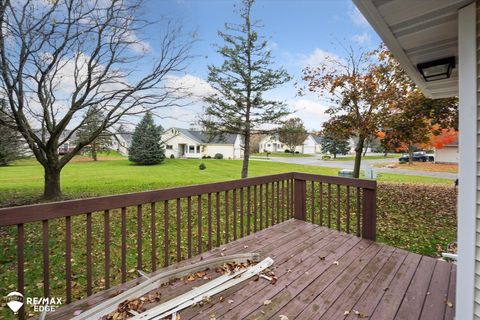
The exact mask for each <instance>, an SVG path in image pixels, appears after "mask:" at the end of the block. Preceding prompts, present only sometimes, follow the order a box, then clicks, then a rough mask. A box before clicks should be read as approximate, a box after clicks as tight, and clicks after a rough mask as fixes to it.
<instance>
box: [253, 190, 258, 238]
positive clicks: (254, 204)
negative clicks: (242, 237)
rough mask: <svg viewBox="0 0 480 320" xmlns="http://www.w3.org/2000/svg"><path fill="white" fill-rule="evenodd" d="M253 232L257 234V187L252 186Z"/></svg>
mask: <svg viewBox="0 0 480 320" xmlns="http://www.w3.org/2000/svg"><path fill="white" fill-rule="evenodd" d="M253 232H254V233H255V232H257V186H256V185H255V186H253Z"/></svg>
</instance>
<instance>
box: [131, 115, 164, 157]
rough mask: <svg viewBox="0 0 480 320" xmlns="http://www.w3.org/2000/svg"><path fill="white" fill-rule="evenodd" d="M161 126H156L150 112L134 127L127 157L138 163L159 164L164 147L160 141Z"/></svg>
mask: <svg viewBox="0 0 480 320" xmlns="http://www.w3.org/2000/svg"><path fill="white" fill-rule="evenodd" d="M162 131H163V129H162V127H161V126H156V125H155V123H154V122H153V117H152V114H151V113H150V112H147V114H145V116H144V117H143V119H142V121H140V123H139V124H138V125H137V126H136V127H135V131H134V132H133V136H132V144H131V145H130V148H129V149H128V159H129V160H130V161H133V162H135V163H136V164H140V165H152V164H159V163H161V162H162V161H163V160H164V159H165V148H164V146H163V143H162V142H161V135H162Z"/></svg>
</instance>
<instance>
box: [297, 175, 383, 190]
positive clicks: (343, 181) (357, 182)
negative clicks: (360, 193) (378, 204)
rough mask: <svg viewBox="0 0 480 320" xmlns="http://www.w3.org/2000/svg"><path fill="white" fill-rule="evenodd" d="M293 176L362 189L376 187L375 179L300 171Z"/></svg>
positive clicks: (373, 188)
mask: <svg viewBox="0 0 480 320" xmlns="http://www.w3.org/2000/svg"><path fill="white" fill-rule="evenodd" d="M293 178H294V179H299V180H308V181H318V182H324V183H331V184H340V185H344V186H351V187H356V188H363V189H372V190H375V189H377V181H375V180H365V179H355V178H345V177H335V176H324V175H318V174H311V173H301V172H293Z"/></svg>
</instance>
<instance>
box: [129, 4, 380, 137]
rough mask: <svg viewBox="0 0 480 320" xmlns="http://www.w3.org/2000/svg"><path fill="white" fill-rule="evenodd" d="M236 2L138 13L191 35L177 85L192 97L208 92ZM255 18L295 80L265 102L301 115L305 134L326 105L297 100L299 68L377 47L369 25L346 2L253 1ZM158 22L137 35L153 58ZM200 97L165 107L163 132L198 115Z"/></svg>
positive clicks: (152, 7)
mask: <svg viewBox="0 0 480 320" xmlns="http://www.w3.org/2000/svg"><path fill="white" fill-rule="evenodd" d="M238 4H239V0H147V2H146V4H145V8H144V10H143V11H142V15H144V17H145V18H146V19H147V20H156V21H159V22H161V21H162V19H163V18H164V17H166V18H167V19H172V20H174V21H176V22H177V23H179V24H181V25H182V26H183V32H184V34H186V35H191V34H195V39H196V41H195V42H194V44H193V46H192V51H191V53H192V54H193V56H194V58H193V59H192V60H191V61H190V63H189V65H188V66H187V67H186V69H185V71H184V72H183V73H182V74H177V75H175V79H177V80H175V81H178V83H181V84H182V85H184V86H188V87H189V88H190V90H191V92H192V93H193V94H194V95H195V96H204V95H206V94H208V93H209V92H211V90H212V89H211V88H210V86H209V85H208V83H207V82H206V79H207V75H208V65H220V64H221V63H222V61H223V60H222V57H221V56H220V55H219V54H218V53H217V52H216V50H217V47H216V46H215V45H222V42H221V39H220V38H219V36H218V31H219V30H224V24H225V23H226V22H229V23H238V22H239V21H240V20H239V17H238V14H237V13H236V12H235V10H234V6H235V5H238ZM253 18H254V19H257V20H261V22H262V24H263V27H262V28H261V29H260V30H259V33H261V34H262V35H263V36H265V37H266V39H267V40H268V42H269V47H270V48H271V50H272V54H273V61H274V63H275V65H276V66H277V67H280V66H282V67H284V68H285V69H286V70H287V71H288V72H289V73H290V75H291V76H292V77H293V80H292V81H290V82H289V83H287V84H285V85H283V86H282V87H279V88H277V89H275V90H272V91H271V92H269V93H268V95H267V96H268V98H273V99H277V100H281V101H285V102H286V103H287V105H288V107H289V109H290V110H292V111H293V112H294V116H296V117H300V118H301V119H302V120H303V121H304V123H305V126H306V128H307V129H308V130H320V129H321V123H322V122H324V121H326V120H327V119H328V116H327V115H326V114H325V109H326V108H327V105H326V104H325V101H324V100H322V99H321V98H319V97H318V96H315V95H313V94H310V95H306V96H298V94H297V91H298V90H297V87H296V86H295V83H296V82H299V83H300V84H301V79H300V77H301V72H302V68H304V67H305V66H306V65H315V64H316V63H319V62H321V61H323V59H324V57H325V56H326V55H335V56H338V57H342V56H343V55H344V50H343V49H342V48H341V47H342V44H343V45H344V44H349V45H352V46H353V47H358V46H362V47H364V48H367V49H369V48H372V49H373V48H376V47H377V46H378V45H379V44H380V39H379V37H378V36H377V35H376V34H375V32H374V31H373V29H372V28H371V27H370V25H369V24H368V22H367V21H366V20H365V19H364V18H363V16H362V15H361V14H360V12H359V11H358V10H357V9H356V7H355V6H354V4H353V3H352V2H351V1H350V0H257V2H256V3H255V6H254V9H253ZM158 28H161V24H159V25H155V24H154V25H152V26H151V27H149V28H147V29H145V30H143V32H142V33H141V34H137V36H138V37H139V38H140V39H142V41H143V42H144V43H145V46H146V47H147V48H148V50H149V54H151V55H153V56H154V55H155V53H156V51H158V50H157V49H158V47H157V43H156V41H155V40H156V35H157V34H158V31H159V30H158ZM202 107H203V103H202V102H201V99H196V100H195V101H190V104H189V105H188V106H186V107H181V108H173V109H169V110H165V109H163V110H162V111H160V112H159V117H157V119H156V122H157V123H159V124H161V125H162V126H163V127H164V128H169V127H172V126H176V127H183V128H188V127H190V124H191V123H192V122H194V121H195V119H196V118H197V117H198V115H199V114H200V113H201V112H202Z"/></svg>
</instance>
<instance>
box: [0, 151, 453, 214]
mask: <svg viewBox="0 0 480 320" xmlns="http://www.w3.org/2000/svg"><path fill="white" fill-rule="evenodd" d="M80 160H82V161H74V162H72V163H70V164H68V165H67V166H66V167H65V168H64V170H63V171H62V190H63V192H64V195H65V198H66V199H72V198H84V197H92V196H99V195H109V194H118V193H127V192H136V191H144V190H152V189H160V188H168V187H174V186H183V185H192V184H201V183H208V182H218V181H225V180H234V179H238V178H240V171H241V164H242V163H241V161H240V160H214V159H211V160H183V159H166V160H165V162H164V163H163V164H161V165H155V166H137V165H133V164H131V163H130V162H129V161H128V160H115V161H102V160H99V161H97V162H94V161H84V159H83V158H82V159H80ZM202 162H204V163H205V164H206V166H207V169H206V170H203V171H202V170H199V169H198V166H199V164H200V163H202ZM290 171H300V172H307V173H315V174H324V175H337V173H338V169H335V168H323V167H316V166H307V165H297V164H286V163H278V162H263V161H251V162H250V176H261V175H268V174H275V173H282V172H290ZM379 181H383V182H400V183H423V184H425V183H440V184H451V183H452V182H451V181H450V180H448V179H440V178H430V177H422V176H407V175H401V174H387V173H384V174H383V173H382V174H381V176H380V178H379ZM42 188H43V169H42V167H41V166H40V165H39V164H38V163H37V162H36V161H34V160H22V161H18V162H16V163H15V164H13V165H11V166H7V167H0V206H3V207H5V206H12V205H21V204H28V203H34V202H37V201H38V199H39V197H40V195H41V193H42Z"/></svg>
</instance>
